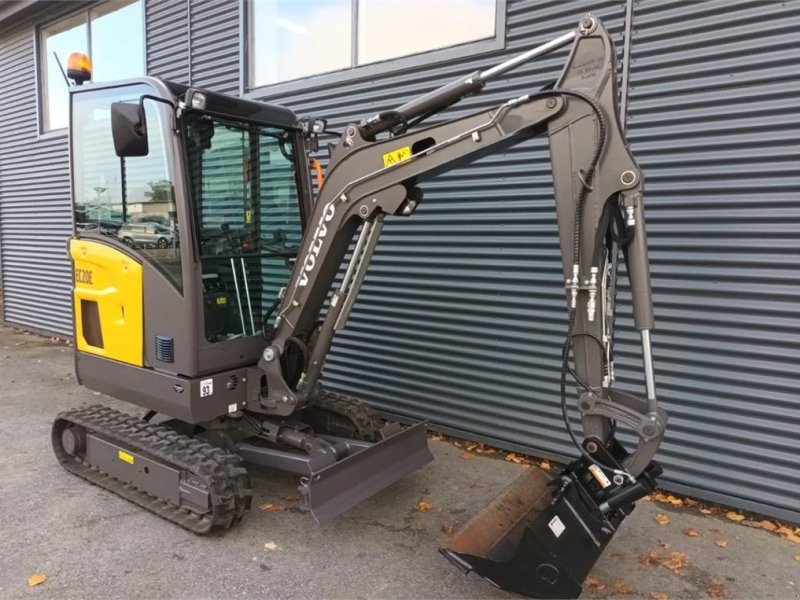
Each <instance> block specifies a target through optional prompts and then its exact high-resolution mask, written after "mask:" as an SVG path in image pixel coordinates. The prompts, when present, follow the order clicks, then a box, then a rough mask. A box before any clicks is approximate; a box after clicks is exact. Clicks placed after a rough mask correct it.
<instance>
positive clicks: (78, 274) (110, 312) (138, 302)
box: [69, 238, 144, 367]
mask: <svg viewBox="0 0 800 600" xmlns="http://www.w3.org/2000/svg"><path fill="white" fill-rule="evenodd" d="M69 255H70V257H71V258H72V265H73V270H74V272H73V276H74V282H75V283H74V287H73V303H74V310H75V345H76V347H77V348H78V350H80V351H81V352H89V353H91V354H97V355H98V356H103V357H105V358H111V359H113V360H118V361H120V362H124V363H128V364H131V365H137V366H140V367H141V366H142V365H143V364H144V360H143V356H144V314H143V313H144V309H143V286H142V265H141V264H139V263H138V262H136V261H135V260H134V259H132V258H131V257H130V256H128V255H127V254H125V253H124V252H122V251H120V250H117V249H115V248H112V247H111V246H109V245H107V244H103V243H101V242H96V241H90V240H81V239H76V238H73V239H72V240H70V243H69ZM92 302H94V303H96V307H97V314H99V328H100V333H99V334H97V333H96V332H95V334H94V339H92V340H87V339H86V338H87V337H91V336H87V335H86V332H87V328H88V329H89V330H92V329H91V328H92V327H93V325H96V324H92V323H88V321H89V320H91V319H93V316H92V315H88V314H87V315H84V314H83V308H84V307H85V306H87V305H90V304H91V303H92ZM85 321H87V322H85ZM90 341H92V342H94V344H92V343H90Z"/></svg>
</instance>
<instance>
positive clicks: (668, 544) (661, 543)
mask: <svg viewBox="0 0 800 600" xmlns="http://www.w3.org/2000/svg"><path fill="white" fill-rule="evenodd" d="M658 545H659V546H661V547H662V548H669V546H670V543H669V542H659V543H658Z"/></svg>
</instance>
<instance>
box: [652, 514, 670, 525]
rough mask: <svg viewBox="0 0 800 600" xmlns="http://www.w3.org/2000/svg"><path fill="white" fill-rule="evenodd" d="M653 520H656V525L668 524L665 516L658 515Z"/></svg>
mask: <svg viewBox="0 0 800 600" xmlns="http://www.w3.org/2000/svg"><path fill="white" fill-rule="evenodd" d="M654 518H655V520H656V523H658V524H659V525H666V524H667V523H669V517H668V516H667V515H662V514H661V513H658V514H657V515H656V516H655V517H654Z"/></svg>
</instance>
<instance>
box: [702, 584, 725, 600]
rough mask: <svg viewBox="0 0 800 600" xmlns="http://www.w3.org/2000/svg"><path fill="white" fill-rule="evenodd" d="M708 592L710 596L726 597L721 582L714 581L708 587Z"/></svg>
mask: <svg viewBox="0 0 800 600" xmlns="http://www.w3.org/2000/svg"><path fill="white" fill-rule="evenodd" d="M706 594H707V595H708V597H709V598H724V597H725V588H724V587H722V584H721V583H717V582H712V583H709V584H708V587H706Z"/></svg>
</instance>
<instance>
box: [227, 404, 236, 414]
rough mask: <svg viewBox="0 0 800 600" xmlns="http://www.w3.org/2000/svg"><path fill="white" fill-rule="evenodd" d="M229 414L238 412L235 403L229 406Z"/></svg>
mask: <svg viewBox="0 0 800 600" xmlns="http://www.w3.org/2000/svg"><path fill="white" fill-rule="evenodd" d="M228 412H229V413H235V412H236V403H235V402H234V403H233V404H228Z"/></svg>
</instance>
